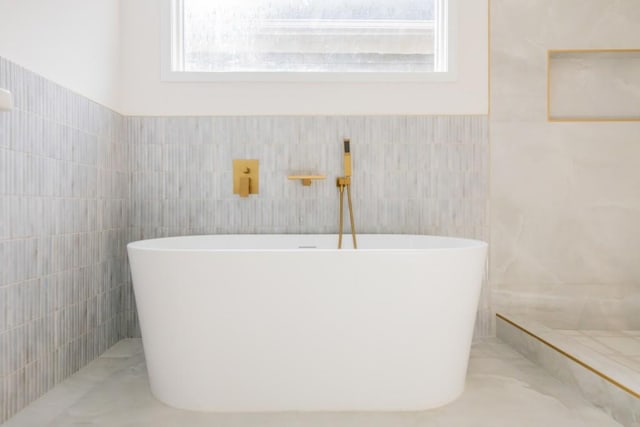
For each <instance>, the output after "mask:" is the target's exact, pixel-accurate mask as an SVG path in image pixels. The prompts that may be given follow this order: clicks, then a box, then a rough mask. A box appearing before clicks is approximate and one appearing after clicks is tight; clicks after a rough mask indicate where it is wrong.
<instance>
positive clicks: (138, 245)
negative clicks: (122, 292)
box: [127, 233, 489, 253]
mask: <svg viewBox="0 0 640 427" xmlns="http://www.w3.org/2000/svg"><path fill="white" fill-rule="evenodd" d="M233 236H242V237H262V238H265V237H281V236H301V237H312V236H323V237H327V236H331V237H335V238H336V239H337V238H338V234H333V233H313V234H300V233H291V234H288V233H264V234H256V233H246V234H242V233H236V234H194V235H180V236H168V237H156V238H151V239H142V240H136V241H133V242H129V243H127V250H131V249H133V250H142V251H152V252H181V253H191V252H212V253H217V252H232V253H235V252H274V253H280V252H282V253H285V252H287V253H288V252H296V253H297V252H305V253H306V252H311V253H317V252H322V253H324V252H339V251H345V252H354V253H355V252H365V253H366V252H374V253H375V252H402V253H417V252H449V251H456V252H457V251H467V250H478V249H487V248H488V246H489V243H488V242H485V241H483V240H479V239H469V238H465V237H450V236H437V235H431V234H390V233H384V234H368V233H367V234H364V233H363V234H358V236H367V237H368V236H375V237H419V238H435V239H438V240H444V241H450V242H457V243H464V245H461V246H448V247H432V248H397V247H396V248H394V247H390V248H358V249H353V248H342V249H338V248H306V247H305V248H255V247H247V248H188V247H154V246H151V245H152V244H153V242H158V241H162V240H164V241H167V240H178V239H195V238H211V237H221V238H224V237H233ZM350 239H351V235H350V234H345V235H344V236H343V241H345V242H346V243H347V244H350V242H351V240H350ZM347 241H348V242H347Z"/></svg>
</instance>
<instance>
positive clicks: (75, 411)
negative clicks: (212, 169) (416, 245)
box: [3, 339, 620, 427]
mask: <svg viewBox="0 0 640 427" xmlns="http://www.w3.org/2000/svg"><path fill="white" fill-rule="evenodd" d="M77 425H92V426H105V427H106V426H108V427H117V426H154V427H156V426H162V427H165V426H166V427H170V426H211V425H216V426H234V427H244V426H261V427H262V426H279V427H280V426H305V427H306V426H310V427H313V426H367V427H376V426H390V427H391V426H393V427H402V426H412V427H416V426H429V427H432V426H434V427H439V426H452V427H453V426H470V425H473V426H491V427H500V426H505V427H506V426H514V425H518V426H522V427H527V426H531V427H533V426H546V425H549V426H563V427H574V426H575V427H591V426H593V427H608V426H620V424H618V423H616V422H615V421H614V420H613V419H611V418H610V417H608V416H607V415H606V414H605V413H604V412H603V411H602V410H600V409H598V408H596V407H594V406H592V405H590V404H589V403H587V402H586V401H585V400H584V399H583V398H582V397H580V396H579V394H578V393H576V392H575V391H573V390H572V389H571V388H569V387H567V386H565V385H563V384H562V383H561V382H559V381H558V380H557V379H555V378H553V377H552V376H550V375H549V374H547V373H546V372H545V371H544V370H543V369H542V368H540V367H538V366H536V365H534V364H533V363H531V362H529V361H528V360H526V359H525V358H524V357H522V356H521V355H520V354H518V353H517V352H515V351H514V350H512V349H511V348H510V347H509V346H507V345H506V344H503V343H502V342H500V341H499V340H497V339H486V340H482V341H480V342H478V343H476V344H474V346H473V350H472V355H471V361H470V365H469V372H468V375H467V388H466V391H465V393H464V394H463V395H462V397H461V398H460V399H458V400H457V401H456V402H454V403H452V404H450V405H447V406H445V407H442V408H439V409H435V410H431V411H426V412H405V413H401V412H388V413H381V412H376V413H374V412H369V413H364V412H362V413H358V412H354V413H273V414H215V413H200V412H190V411H183V410H178V409H174V408H171V407H168V406H166V405H164V404H162V403H160V402H158V401H157V400H155V399H154V398H153V396H151V393H150V391H149V383H148V378H147V373H146V367H145V361H144V354H143V352H142V345H141V342H140V340H135V339H129V340H123V341H120V342H119V343H118V344H116V345H115V346H114V347H112V348H111V349H110V350H108V351H107V352H106V353H104V354H103V355H102V356H101V357H100V358H99V359H97V360H95V361H93V362H92V363H90V364H89V365H87V366H86V367H85V368H83V369H82V370H80V371H79V372H78V373H77V374H75V375H73V376H72V377H71V378H69V379H67V380H66V381H64V382H62V383H61V384H59V385H58V386H56V387H55V388H54V389H53V390H51V391H50V392H49V393H47V394H46V395H45V396H43V397H42V398H41V399H39V400H38V401H36V402H34V403H32V404H31V405H30V406H28V407H27V408H26V409H25V410H23V411H22V412H20V413H18V414H17V415H16V416H15V417H14V418H12V419H10V420H9V421H8V422H7V423H6V424H4V425H3V427H18V426H20V427H27V426H29V427H30V426H55V427H62V426H77Z"/></svg>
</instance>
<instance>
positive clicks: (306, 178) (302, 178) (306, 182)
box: [287, 175, 327, 187]
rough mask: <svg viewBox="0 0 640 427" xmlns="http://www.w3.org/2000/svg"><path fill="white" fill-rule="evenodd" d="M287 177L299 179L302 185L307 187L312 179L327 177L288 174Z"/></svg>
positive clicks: (317, 179)
mask: <svg viewBox="0 0 640 427" xmlns="http://www.w3.org/2000/svg"><path fill="white" fill-rule="evenodd" d="M287 179H290V180H296V179H297V180H300V181H302V185H304V186H305V187H309V186H310V185H311V183H312V182H313V181H319V180H323V179H327V177H326V176H325V175H289V176H288V177H287Z"/></svg>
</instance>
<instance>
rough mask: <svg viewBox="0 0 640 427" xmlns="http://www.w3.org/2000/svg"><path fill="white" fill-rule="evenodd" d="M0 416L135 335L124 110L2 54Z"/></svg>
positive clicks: (4, 416) (21, 405) (0, 420)
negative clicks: (10, 101) (128, 307)
mask: <svg viewBox="0 0 640 427" xmlns="http://www.w3.org/2000/svg"><path fill="white" fill-rule="evenodd" d="M0 87H3V88H7V89H9V90H11V91H12V92H13V94H14V99H15V103H16V108H15V109H14V110H13V111H11V112H0V423H1V422H2V421H4V420H6V419H7V418H8V417H10V416H11V415H12V414H15V413H16V412H17V411H18V410H20V409H21V408H22V407H24V406H25V405H26V404H28V403H29V402H31V401H33V400H34V399H36V398H37V397H39V396H40V395H42V394H43V393H44V392H46V391H47V390H48V389H50V388H51V387H52V386H53V385H54V384H56V383H58V382H59V381H61V380H62V379H64V378H65V377H67V376H69V375H70V374H71V373H73V372H75V371H76V370H78V369H79V368H80V367H82V366H83V365H85V364H86V363H88V362H89V361H91V360H93V359H94V358H96V357H97V356H98V355H99V354H101V353H102V352H103V351H104V350H106V349H107V348H108V347H110V346H111V345H112V344H114V343H115V342H117V341H118V340H119V339H120V338H122V337H123V336H124V335H125V332H126V329H125V326H126V322H125V319H124V316H123V314H122V303H121V300H122V299H123V295H124V291H125V289H126V287H125V286H124V284H125V282H126V281H127V277H128V272H127V267H126V258H125V249H124V248H125V246H124V245H125V243H126V240H127V222H128V216H127V215H128V203H129V173H128V164H127V147H126V145H125V139H124V138H122V132H121V131H122V121H123V119H122V117H121V116H119V115H118V114H116V113H114V112H112V111H110V110H108V109H107V108H104V107H102V106H100V105H97V104H95V103H93V102H91V101H89V100H88V99H86V98H84V97H82V96H79V95H76V94H74V93H72V92H70V91H68V90H66V89H64V88H62V87H60V86H57V85H55V84H53V83H51V82H49V81H47V80H45V79H44V78H42V77H40V76H38V75H35V74H33V73H31V72H29V71H27V70H25V69H23V68H21V67H19V66H17V65H15V64H12V63H11V62H9V61H7V60H5V59H3V58H1V57H0Z"/></svg>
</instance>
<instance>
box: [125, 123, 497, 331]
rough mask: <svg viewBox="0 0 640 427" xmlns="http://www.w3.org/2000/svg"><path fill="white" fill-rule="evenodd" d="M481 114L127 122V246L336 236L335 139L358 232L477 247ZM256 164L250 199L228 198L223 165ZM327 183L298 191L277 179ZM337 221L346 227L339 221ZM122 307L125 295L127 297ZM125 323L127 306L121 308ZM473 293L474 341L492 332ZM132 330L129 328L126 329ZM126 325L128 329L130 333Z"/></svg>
mask: <svg viewBox="0 0 640 427" xmlns="http://www.w3.org/2000/svg"><path fill="white" fill-rule="evenodd" d="M487 121H488V119H487V117H486V116H391V117H390V116H381V117H375V116H366V117H358V116H348V117H337V116H331V117H326V116H312V117H295V116H291V117H286V116H277V117H255V116H253V117H198V118H184V117H181V118H158V117H130V118H127V119H126V120H125V133H126V138H127V145H128V146H129V147H130V149H131V155H130V161H131V165H130V168H131V171H132V179H131V217H130V221H131V222H130V224H131V226H132V227H133V230H134V232H135V237H136V238H137V239H146V238H153V237H164V236H176V235H189V234H225V233H337V231H338V210H339V209H338V203H339V202H338V190H337V189H336V185H335V179H336V177H338V176H340V175H341V174H342V168H343V165H342V150H343V144H342V140H343V138H344V137H349V138H351V153H352V158H353V181H352V182H353V203H354V212H355V223H356V230H357V232H359V233H401V234H411V233H417V234H434V235H447V236H462V237H473V238H479V239H483V240H486V239H487V237H488V228H487V227H488V224H487V199H488V191H487V189H488V172H489V166H488V155H489V152H488V128H487ZM243 158H247V159H258V160H259V161H260V194H259V195H256V196H250V197H249V198H247V199H242V198H240V197H238V196H237V195H234V194H232V167H231V166H232V160H233V159H243ZM300 173H314V174H316V173H317V174H326V175H327V180H326V181H319V182H316V183H314V184H313V185H311V186H310V187H304V186H302V185H301V183H300V182H299V181H289V180H287V175H290V174H300ZM345 222H346V223H347V229H348V221H345ZM128 295H129V296H130V297H131V294H130V293H129V294H128ZM127 304H128V305H127V310H130V312H128V317H129V318H132V317H133V318H134V316H135V308H134V304H133V301H132V300H129V301H128V303H127ZM490 311H491V309H490V301H489V292H484V293H483V296H482V301H481V304H480V310H479V314H478V322H477V329H476V335H482V336H486V335H490V334H491V333H492V318H493V316H492V315H491V313H490ZM134 323H135V319H134ZM136 329H137V325H136V324H134V325H129V330H130V331H135V330H136Z"/></svg>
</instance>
